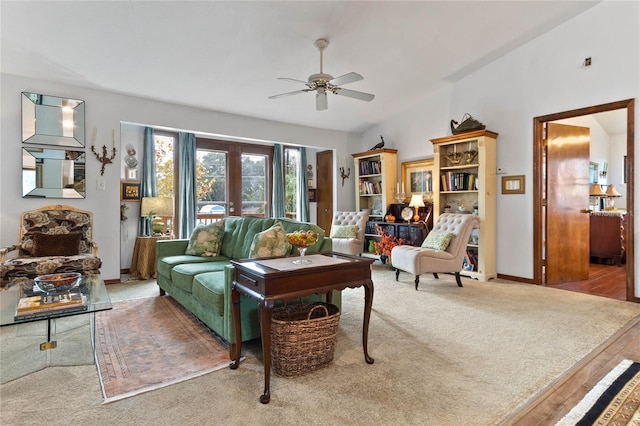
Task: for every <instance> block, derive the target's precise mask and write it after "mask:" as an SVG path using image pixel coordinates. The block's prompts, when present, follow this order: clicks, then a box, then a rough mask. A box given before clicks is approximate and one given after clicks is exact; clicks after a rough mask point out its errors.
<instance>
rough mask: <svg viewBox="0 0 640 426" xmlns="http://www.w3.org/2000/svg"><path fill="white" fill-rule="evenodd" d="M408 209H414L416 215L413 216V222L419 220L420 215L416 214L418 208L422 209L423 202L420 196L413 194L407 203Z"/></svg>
mask: <svg viewBox="0 0 640 426" xmlns="http://www.w3.org/2000/svg"><path fill="white" fill-rule="evenodd" d="M409 207H414V208H415V209H416V214H415V216H413V220H414V222H417V221H419V220H420V215H419V214H418V209H419V208H420V207H424V201H422V194H413V195H412V196H411V201H410V202H409Z"/></svg>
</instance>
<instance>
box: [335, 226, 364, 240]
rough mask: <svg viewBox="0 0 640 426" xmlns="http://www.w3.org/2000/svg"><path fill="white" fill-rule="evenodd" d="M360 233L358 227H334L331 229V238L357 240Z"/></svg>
mask: <svg viewBox="0 0 640 426" xmlns="http://www.w3.org/2000/svg"><path fill="white" fill-rule="evenodd" d="M357 233H358V227H357V226H356V225H333V226H332V227H331V235H330V236H331V238H355V237H356V235H357Z"/></svg>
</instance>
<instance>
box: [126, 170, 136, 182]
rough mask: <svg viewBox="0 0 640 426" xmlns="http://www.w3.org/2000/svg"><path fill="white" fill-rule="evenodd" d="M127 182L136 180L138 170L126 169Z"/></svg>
mask: <svg viewBox="0 0 640 426" xmlns="http://www.w3.org/2000/svg"><path fill="white" fill-rule="evenodd" d="M127 180H138V169H130V168H127Z"/></svg>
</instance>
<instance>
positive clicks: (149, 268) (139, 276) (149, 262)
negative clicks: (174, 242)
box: [129, 235, 170, 280]
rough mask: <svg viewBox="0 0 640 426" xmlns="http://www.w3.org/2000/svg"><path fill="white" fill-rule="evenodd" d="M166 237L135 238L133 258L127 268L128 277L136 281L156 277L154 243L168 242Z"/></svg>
mask: <svg viewBox="0 0 640 426" xmlns="http://www.w3.org/2000/svg"><path fill="white" fill-rule="evenodd" d="M168 239H170V237H169V236H168V235H160V236H151V237H143V236H141V237H136V243H135V245H134V246H133V258H132V259H131V267H130V268H129V277H131V278H133V279H136V280H149V279H151V278H155V277H156V242H157V241H159V240H168Z"/></svg>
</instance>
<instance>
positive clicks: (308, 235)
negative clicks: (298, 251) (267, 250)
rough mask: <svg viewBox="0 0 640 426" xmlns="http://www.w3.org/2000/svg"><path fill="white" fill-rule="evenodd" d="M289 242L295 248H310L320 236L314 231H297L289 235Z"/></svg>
mask: <svg viewBox="0 0 640 426" xmlns="http://www.w3.org/2000/svg"><path fill="white" fill-rule="evenodd" d="M287 241H289V244H291V245H292V246H295V247H309V246H312V245H314V244H315V243H316V241H318V234H317V233H315V232H313V231H296V232H291V233H289V234H287Z"/></svg>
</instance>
